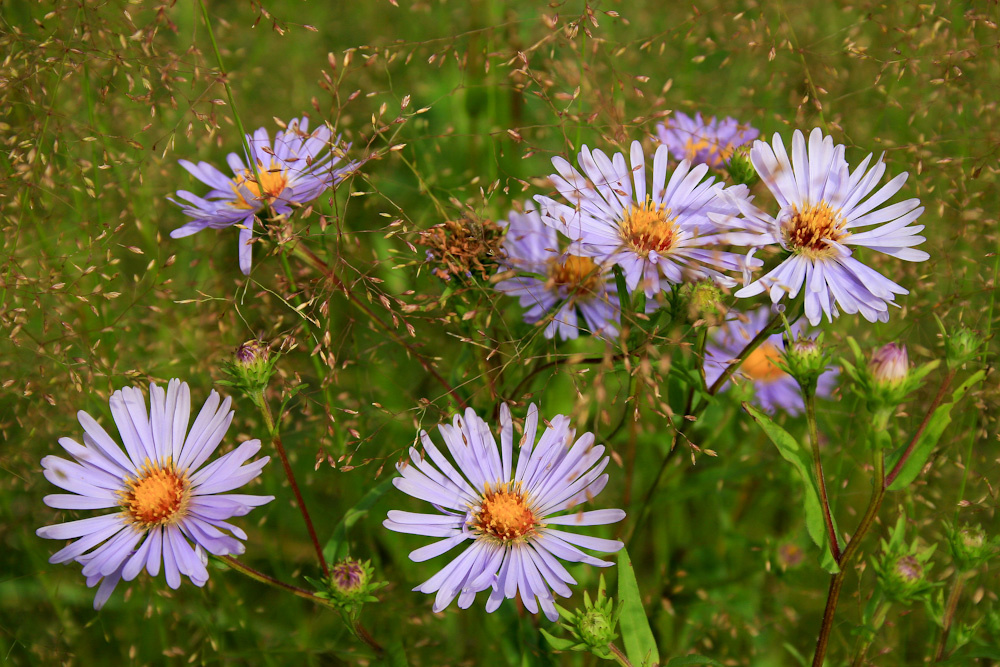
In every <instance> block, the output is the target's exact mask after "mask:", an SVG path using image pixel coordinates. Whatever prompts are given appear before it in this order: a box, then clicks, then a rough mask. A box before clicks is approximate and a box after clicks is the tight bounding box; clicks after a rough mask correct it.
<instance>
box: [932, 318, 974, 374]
mask: <svg viewBox="0 0 1000 667" xmlns="http://www.w3.org/2000/svg"><path fill="white" fill-rule="evenodd" d="M938 326H939V327H940V328H941V333H942V335H943V336H944V349H945V358H946V359H947V360H948V368H960V367H961V366H963V365H965V364H966V363H968V362H969V361H971V360H972V359H973V358H974V357H975V356H976V353H977V352H978V350H979V348H980V347H981V346H982V344H983V343H984V342H985V341H984V339H983V337H982V336H980V335H979V334H977V333H976V332H975V331H973V330H972V329H969V328H967V327H959V328H958V329H957V330H956V331H947V330H946V329H945V327H944V324H943V323H942V322H941V320H940V319H938Z"/></svg>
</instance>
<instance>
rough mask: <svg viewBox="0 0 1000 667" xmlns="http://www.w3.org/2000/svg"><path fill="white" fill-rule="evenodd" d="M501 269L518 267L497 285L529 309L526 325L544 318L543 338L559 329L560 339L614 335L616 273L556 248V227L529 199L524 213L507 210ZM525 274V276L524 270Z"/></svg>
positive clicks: (525, 316)
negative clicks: (548, 223) (582, 333)
mask: <svg viewBox="0 0 1000 667" xmlns="http://www.w3.org/2000/svg"><path fill="white" fill-rule="evenodd" d="M506 229H507V234H506V236H505V237H504V242H503V250H504V257H503V259H502V260H501V267H502V268H501V271H511V270H513V271H516V272H518V273H519V274H522V275H515V276H513V277H510V278H506V279H504V280H501V281H500V282H498V283H497V284H496V288H497V289H498V290H499V291H501V292H503V293H504V294H507V295H509V296H514V297H518V299H519V300H520V304H521V306H522V307H524V308H526V309H527V311H526V312H525V314H524V321H525V322H527V323H529V324H534V323H535V322H540V321H543V320H545V319H546V318H548V323H547V324H546V325H545V337H546V338H552V337H553V336H555V335H556V332H558V333H559V336H560V337H561V338H562V339H564V340H569V339H572V338H576V337H577V336H578V335H579V332H580V330H581V328H583V327H581V324H580V321H579V317H578V316H579V315H582V316H583V320H584V322H585V330H589V331H590V333H593V334H601V335H606V336H614V335H615V334H616V333H617V327H616V323H617V322H618V319H619V307H620V306H619V303H618V290H617V288H616V286H615V281H614V276H613V275H612V274H611V272H610V271H609V270H608V269H607V267H601V266H599V265H598V264H597V263H595V262H594V260H593V259H591V258H590V257H584V256H580V255H574V254H571V253H568V252H565V251H561V250H560V249H559V238H558V235H557V234H556V231H555V230H554V229H553V228H551V227H547V226H546V225H545V224H544V223H543V222H542V219H541V216H539V214H538V212H537V211H535V210H534V208H533V207H532V206H531V205H530V204H529V205H528V206H527V207H526V209H525V211H524V213H518V212H517V211H511V212H510V216H509V219H508V221H507V223H506ZM523 274H528V275H523Z"/></svg>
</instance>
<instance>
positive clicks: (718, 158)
mask: <svg viewBox="0 0 1000 667" xmlns="http://www.w3.org/2000/svg"><path fill="white" fill-rule="evenodd" d="M704 150H707V151H708V154H707V155H706V156H705V164H707V165H708V166H709V167H716V168H718V167H721V166H723V165H724V164H725V163H726V161H728V160H729V158H730V157H732V155H733V145H732V144H726V145H725V146H719V145H718V144H713V143H711V142H710V141H709V140H708V139H705V138H702V137H691V138H690V139H688V140H687V141H686V142H685V143H684V157H686V158H687V159H688V160H691V161H692V162H694V161H695V158H697V157H698V153H700V152H701V151H704Z"/></svg>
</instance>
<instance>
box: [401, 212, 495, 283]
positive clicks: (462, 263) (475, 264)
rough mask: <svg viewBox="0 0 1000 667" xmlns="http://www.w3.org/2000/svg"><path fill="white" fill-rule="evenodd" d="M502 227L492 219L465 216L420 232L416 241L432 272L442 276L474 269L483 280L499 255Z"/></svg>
mask: <svg viewBox="0 0 1000 667" xmlns="http://www.w3.org/2000/svg"><path fill="white" fill-rule="evenodd" d="M502 243H503V229H502V228H501V227H500V226H499V225H497V224H496V223H495V222H493V221H492V220H487V219H481V218H474V217H470V216H466V217H464V218H462V219H461V220H448V221H446V222H443V223H441V224H437V225H434V226H433V227H431V228H430V229H427V230H424V231H422V232H420V238H419V239H418V240H417V245H422V246H424V247H426V248H427V261H428V262H432V263H435V264H437V266H435V267H434V268H433V269H432V273H434V275H436V276H437V277H438V278H441V279H442V280H451V277H452V276H453V275H460V276H464V275H469V274H471V273H472V272H473V271H476V272H478V273H479V274H480V275H481V276H482V278H483V280H486V279H487V278H488V276H489V274H490V273H491V272H492V265H493V264H494V263H495V262H496V260H497V259H499V258H500V257H501V256H502V254H501V253H502V250H501V244H502Z"/></svg>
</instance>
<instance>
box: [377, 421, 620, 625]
mask: <svg viewBox="0 0 1000 667" xmlns="http://www.w3.org/2000/svg"><path fill="white" fill-rule="evenodd" d="M538 421H539V418H538V410H537V409H536V408H535V406H534V405H531V406H530V407H529V408H528V418H527V420H526V422H525V424H524V435H523V436H522V437H521V439H520V445H519V448H518V449H519V451H518V454H517V457H516V458H517V461H516V467H515V462H514V458H515V456H514V424H513V421H512V419H511V414H510V409H509V408H508V407H507V406H506V405H502V406H501V407H500V447H499V448H498V447H497V443H496V440H495V439H494V438H493V434H492V433H491V432H490V429H489V426H488V425H487V424H486V422H485V421H483V420H482V419H480V418H479V417H478V416H477V415H476V413H475V412H473V411H472V410H471V409H468V410H466V411H465V415H464V417H463V416H462V415H455V418H454V421H453V422H452V424H451V425H448V424H442V425H441V426H440V427H439V431H440V433H441V436H442V437H443V438H444V441H445V445H446V446H447V451H448V452H449V453H450V454H451V459H450V460H449V458H448V457H447V456H445V455H444V453H443V452H442V451H441V450H439V449H438V448H437V446H436V445H435V444H434V443H433V442H432V441H431V439H430V437H429V436H428V435H427V433H426V432H421V433H420V439H421V442H422V443H423V445H424V452H425V454H424V455H421V454H420V452H418V451H417V450H416V449H413V448H411V449H410V461H409V462H404V463H400V464H398V465H397V466H396V469H397V470H398V471H399V473H400V475H401V477H398V478H396V479H394V480H393V483H394V484H395V485H396V488H398V489H399V490H400V491H403V492H404V493H406V494H408V495H410V496H413V497H414V498H419V499H420V500H425V501H427V502H429V503H431V504H433V505H434V507H435V508H436V509H437V510H438V513H436V514H416V513H413V512H402V511H398V510H393V511H390V512H389V516H388V518H387V519H386V520H385V521H384V522H383V525H384V526H385V527H386V528H388V529H390V530H394V531H397V532H400V533H412V534H415V535H426V536H429V537H436V538H441V539H440V540H439V541H437V542H434V543H433V544H429V545H427V546H424V547H421V548H419V549H417V550H415V551H413V552H411V553H410V559H411V560H413V561H416V562H422V561H425V560H428V559H430V558H433V557H435V556H439V555H441V554H443V553H445V552H447V551H450V550H451V549H453V548H455V547H456V546H459V545H464V546H465V549H464V550H463V551H462V553H461V554H460V555H459V556H458V557H456V558H454V559H453V560H452V561H451V562H450V563H448V564H447V565H446V566H445V567H444V568H443V569H441V570H440V571H439V572H438V573H437V574H435V575H434V576H433V577H431V578H430V579H428V580H427V581H425V582H424V583H423V584H421V585H420V586H418V587H417V588H415V589H414V590H416V591H420V592H422V593H436V596H435V599H434V611H436V612H437V611H441V610H443V609H444V608H445V607H447V606H448V605H449V604H451V602H452V600H454V599H455V597H456V596H457V597H458V606H459V607H461V608H462V609H466V608H468V607H469V606H471V605H472V603H473V602H474V601H475V598H476V594H477V593H479V592H481V591H485V590H487V589H489V590H490V597H489V599H488V600H487V602H486V611H488V612H493V611H494V610H496V609H497V607H499V606H500V603H501V602H502V601H503V600H504V598H509V599H513V598H515V597H520V599H521V602H522V603H523V604H524V606H525V607H526V608H527V609H528V610H529V611H530V612H531V613H533V614H535V613H538V608H539V606H540V607H541V608H542V611H543V612H544V613H545V616H546V617H547V618H548V619H549V620H552V621H555V620H556V619H558V617H559V613H558V611H557V610H556V608H555V602H554V600H555V597H554V595H553V593H555V594H557V595H560V596H562V597H569V596H570V595H571V591H570V588H569V584H575V583H576V581H575V580H574V579H573V577H572V576H571V575H570V574H569V572H567V571H566V568H565V567H564V566H563V565H562V563H560V562H559V559H562V560H565V561H570V562H582V563H589V564H591V565H597V566H600V567H607V566H609V565H611V564H612V563H610V562H608V561H603V560H599V559H597V558H595V557H593V556H591V555H588V554H586V553H584V552H583V551H581V550H580V549H579V548H578V547H584V548H586V549H593V550H596V551H604V552H614V551H618V550H619V549H621V548H622V543H621V542H620V541H618V540H607V539H601V538H597V537H590V536H587V535H579V534H577V533H572V532H567V531H564V530H558V529H556V528H554V527H553V526H594V525H601V524H609V523H615V522H617V521H621V520H622V519H623V518H624V517H625V513H624V512H623V511H621V510H617V509H611V510H591V511H587V512H584V511H582V510H580V509H579V506H580V505H582V504H583V503H586V502H588V501H590V500H592V499H593V498H594V497H595V496H596V495H597V494H598V493H600V492H601V490H603V489H604V486H605V485H606V484H607V482H608V475H606V474H603V472H604V468H605V467H606V466H607V464H608V457H607V456H603V455H604V447H603V446H594V436H593V434H591V433H585V434H583V435H582V436H580V438H578V439H576V440H575V442H574V438H575V435H576V431H575V429H573V428H570V425H569V424H570V420H569V417H567V416H565V415H557V416H556V417H554V418H553V419H552V420H551V422H550V423H549V426H548V427H547V428H546V429H545V431H544V432H543V433H542V435H541V438H539V439H538V442H537V443H536V441H535V440H536V436H537V435H538ZM425 456H426V458H425ZM602 457H603V458H602ZM566 512H568V513H566Z"/></svg>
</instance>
